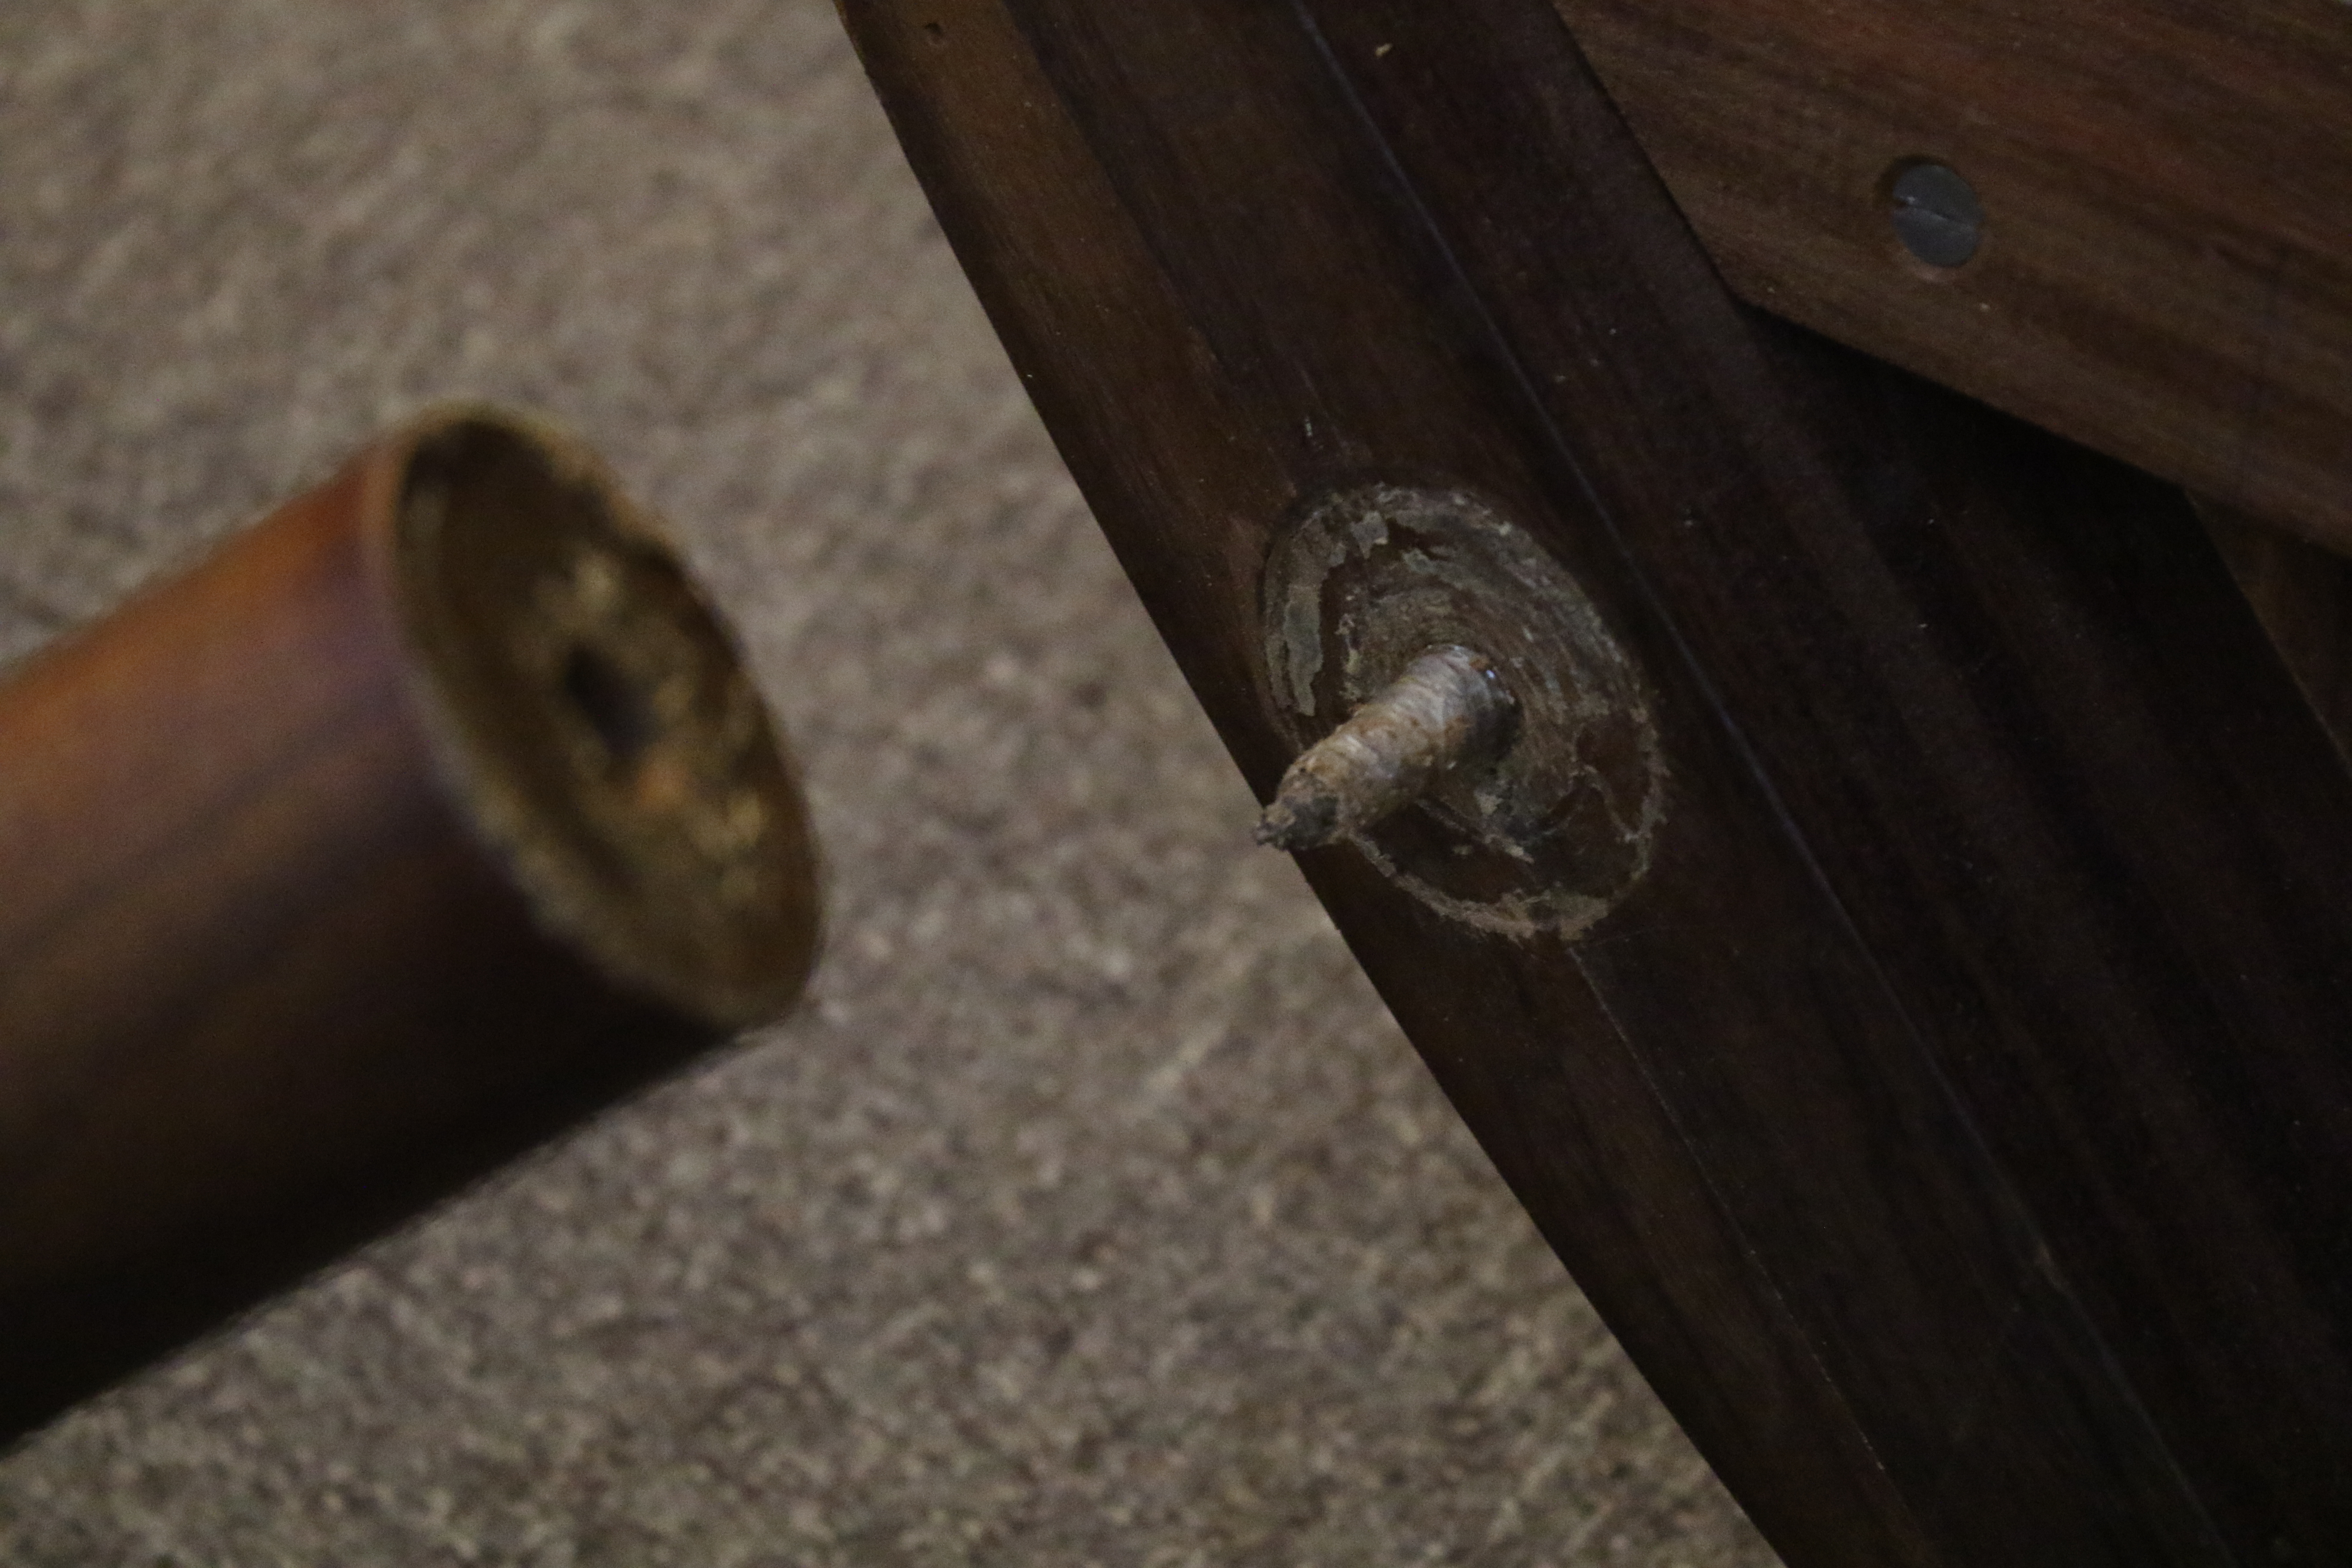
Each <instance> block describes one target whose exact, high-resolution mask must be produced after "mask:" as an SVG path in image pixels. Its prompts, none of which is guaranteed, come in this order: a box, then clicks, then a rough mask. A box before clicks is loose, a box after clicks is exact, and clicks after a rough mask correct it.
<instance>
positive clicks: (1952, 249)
mask: <svg viewBox="0 0 2352 1568" xmlns="http://www.w3.org/2000/svg"><path fill="white" fill-rule="evenodd" d="M1889 195H1890V199H1891V202H1892V205H1893V208H1894V219H1895V237H1896V238H1897V239H1900V240H1901V241H1902V242H1903V248H1904V249H1906V250H1907V251H1909V252H1910V253H1911V255H1912V256H1913V257H1914V258H1916V259H1917V260H1919V261H1922V262H1924V263H1926V264H1927V266H1929V267H1933V268H1939V269H1942V270H1946V271H1948V270H1950V269H1952V268H1958V267H1965V266H1967V265H1968V264H1969V261H1970V259H1972V258H1974V257H1975V256H1976V253H1977V249H1978V247H1979V246H1981V245H1982V244H1983V243H1984V222H1985V212H1984V204H1983V203H1982V202H1980V201H1979V200H1978V199H1977V193H1976V187H1975V186H1973V185H1971V184H1969V183H1968V181H1966V180H1964V179H1962V178H1961V177H1960V172H1959V171H1958V169H1955V168H1953V167H1952V166H1951V165H1950V164H1949V163H1934V162H1918V163H1908V164H1906V165H1904V166H1902V167H1900V168H1899V169H1897V170H1896V172H1895V181H1894V184H1892V186H1890V187H1889Z"/></svg>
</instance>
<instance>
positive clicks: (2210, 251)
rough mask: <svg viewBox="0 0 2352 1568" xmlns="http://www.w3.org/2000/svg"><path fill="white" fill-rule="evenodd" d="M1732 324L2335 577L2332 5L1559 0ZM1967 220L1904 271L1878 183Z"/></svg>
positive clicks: (2339, 255) (2348, 359)
mask: <svg viewBox="0 0 2352 1568" xmlns="http://www.w3.org/2000/svg"><path fill="white" fill-rule="evenodd" d="M1559 7H1560V10H1561V12H1562V13H1563V14H1564V15H1565V16H1567V17H1568V19H1569V22H1570V26H1572V27H1573V29H1574V30H1575V33H1576V37H1577V39H1578V42H1579V43H1580V44H1581V45H1582V46H1583V47H1584V49H1585V52H1586V53H1587V54H1588V55H1589V56H1590V57H1591V60H1592V63H1593V66H1594V68H1596V69H1597V70H1598V71H1599V73H1600V75H1601V80H1602V81H1603V83H1605V84H1606V86H1607V87H1608V89H1609V91H1610V93H1611V95H1612V97H1613V98H1614V100H1616V102H1617V105H1618V107H1619V108H1620V109H1621V110H1623V112H1624V114H1625V117H1626V119H1627V120H1628V121H1630V122H1631V123H1632V125H1633V129H1634V131H1635V132H1636V133H1637V134H1638V135H1639V136H1640V137H1641V140H1642V144H1643V148H1644V149H1645V150H1647V152H1648V153H1649V154H1650V156H1651V158H1652V160H1653V161H1654V163H1655V164H1656V165H1657V168H1658V171H1659V173H1660V174H1663V175H1664V177H1665V181H1666V184H1667V185H1668V186H1669V187H1670V188H1671V189H1672V190H1673V192H1674V194H1675V198H1676V200H1677V201H1679V202H1680V203H1681V204H1682V207H1683V210H1684V212H1685V214H1686V215H1687V216H1689V218H1690V220H1691V222H1692V224H1693V225H1694V226H1696V228H1697V230H1698V233H1699V236H1700V237H1701V238H1702V239H1703V240H1704V241H1705V242H1706V246H1707V248H1708V250H1709V251H1710V253H1711V254H1712V255H1713V256H1714V258H1715V260H1716V262H1717V264H1718V265H1719V266H1720V267H1721V268H1722V269H1723V273H1724V276H1725V277H1726V278H1727V279H1729V280H1730V282H1731V284H1732V286H1733V287H1734V288H1735V289H1738V291H1739V293H1740V294H1741V295H1742V296H1743V297H1745V298H1746V299H1747V300H1749V301H1751V302H1752V303H1755V304H1759V305H1761V306H1763V307H1765V308H1766V309H1768V310H1774V311H1777V312H1779V313H1780V314H1782V315H1785V316H1787V317H1789V318H1790V319H1791V320H1794V321H1801V322H1804V323H1805V324H1806V325H1808V326H1811V327H1814V328H1817V329H1818V330H1820V331H1825V332H1827V333H1829V334H1830V335H1832V337H1835V338H1838V339H1839V340H1841V341H1843V342H1848V343H1851V344H1853V345H1854V346H1855V347H1858V348H1862V349H1864V350H1867V351H1868V352H1870V353H1874V354H1879V355H1882V356H1884V357H1885V358H1887V359H1889V360H1892V361H1894V362H1895V363H1897V364H1902V365H1906V366H1908V367H1910V368H1911V369H1913V370H1916V371H1917V372H1919V373H1920V374H1925V375H1927V376H1931V377H1933V378H1934V379H1936V380H1937V381H1940V382H1942V383H1944V384H1947V385H1949V386H1954V387H1958V389H1960V390H1961V391H1963V392H1966V393H1969V394H1971V395H1975V396H1978V397H1981V398H1983V399H1985V400H1986V401H1988V402H1990V403H1992V404H1993V405H1996V406H1998V407H2001V408H2005V409H2007V410H2009V411H2010V412H2011V413H2013V414H2017V415H2020V416H2023V417H2024V418H2027V419H2030V420H2032V421H2033V422H2034V423H2036V424H2039V425H2042V426H2046V427H2048V428H2050V429H2052V430H2055V431H2058V432H2060V433H2062V434H2063V435H2066V436H2070V437H2074V439H2076V440H2079V441H2084V442H2086V443H2088V444H2090V445H2091V446H2094V447H2098V448H2100V449H2101V450H2103V451H2105V452H2109V453H2112V454H2114V455H2115V456H2116V457H2119V458H2125V459H2126V460H2127V461H2130V462H2134V463H2137V464H2139V465H2141V466H2142V467H2145V468H2150V469H2152V470H2154V471H2155V472H2157V473H2159V474H2163V475H2166V476H2168V477H2169V478H2171V479H2176V480H2178V481H2179V482H2180V483H2182V484H2186V485H2189V486H2190V487H2192V488H2194V489H2199V490H2202V491H2204V492H2206V493H2209V494H2210V495H2212V496H2214V497H2216V498H2218V499H2219V500H2222V501H2223V502H2225V503H2226V504H2229V505H2232V506H2236V507H2240V508H2242V509H2243V510H2247V511H2249V512H2252V513H2253V514H2254V515H2256V516H2261V517H2266V518H2270V519H2273V520H2274V521H2279V522H2281V523H2284V524H2287V525H2290V526H2292V527H2294V528H2295V529H2297V530H2299V531H2303V532H2304V533H2306V534H2308V535H2310V536H2311V537H2313V538H2315V539H2319V540H2322V541H2325V542H2329V543H2331V544H2333V545H2334V546H2335V547H2336V548H2337V549H2339V550H2347V551H2352V7H2347V6H2346V5H2344V4H2342V0H2233V3H2231V4H2227V5H2220V4H2212V3H2210V0H2042V3H2040V4H2036V5H2013V4H2006V3H2001V0H1936V3H1934V4H1928V3H1926V0H1838V3H1836V4H1831V3H1828V0H1559ZM1912 158H1933V159H1937V160H1940V161H1942V162H1945V163H1949V164H1951V165H1952V166H1954V167H1955V168H1957V169H1958V170H1959V171H1960V172H1961V173H1962V174H1964V175H1966V176H1967V178H1968V179H1969V181H1970V182H1971V183H1972V184H1974V185H1975V187H1976V189H1977V192H1978V194H1979V196H1980V197H1981V198H1982V201H1983V204H1984V206H1985V208H1986V211H1987V214H1988V218H1989V223H1988V229H1987V235H1988V237H1987V240H1986V243H1985V246H1984V248H1983V250H1982V252H1981V253H1980V255H1979V257H1978V258H1977V259H1976V260H1975V261H1973V262H1972V263H1971V264H1969V266H1968V267H1967V268H1965V269H1963V270H1961V271H1960V272H1959V273H1958V274H1957V275H1945V276H1932V275H1929V274H1927V272H1925V271H1924V270H1923V269H1922V268H1919V267H1918V266H1916V264H1914V263H1913V262H1911V261H1910V260H1909V258H1907V257H1906V255H1905V254H1904V252H1903V251H1902V249H1901V247H1899V246H1898V245H1897V244H1896V242H1895V237H1894V231H1893V229H1892V227H1891V226H1890V225H1889V221H1888V207H1887V201H1886V192H1885V185H1886V182H1887V178H1888V174H1889V171H1890V170H1892V169H1893V168H1894V167H1895V164H1896V163H1899V162H1901V161H1903V160H1906V159H1912Z"/></svg>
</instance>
